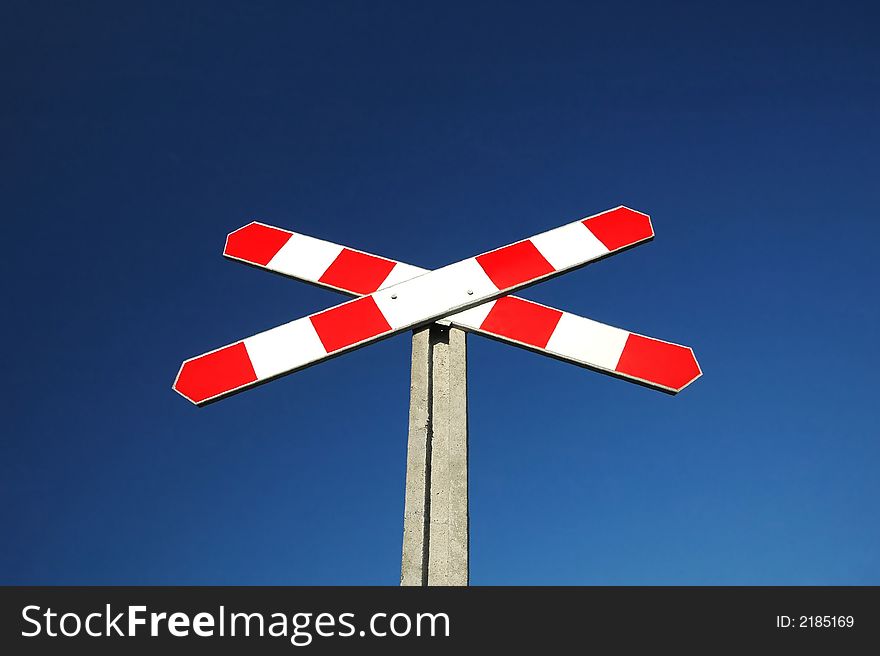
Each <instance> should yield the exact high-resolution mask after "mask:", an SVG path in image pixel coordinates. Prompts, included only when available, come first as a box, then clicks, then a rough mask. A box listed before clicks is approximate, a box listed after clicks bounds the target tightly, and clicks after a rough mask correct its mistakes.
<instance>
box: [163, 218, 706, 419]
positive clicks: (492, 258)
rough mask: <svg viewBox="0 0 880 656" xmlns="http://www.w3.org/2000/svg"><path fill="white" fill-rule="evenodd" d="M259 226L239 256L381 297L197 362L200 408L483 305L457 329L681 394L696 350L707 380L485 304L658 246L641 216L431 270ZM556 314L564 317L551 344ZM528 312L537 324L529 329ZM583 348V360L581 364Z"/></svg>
mask: <svg viewBox="0 0 880 656" xmlns="http://www.w3.org/2000/svg"><path fill="white" fill-rule="evenodd" d="M254 225H256V226H261V227H260V228H258V230H257V232H260V233H261V234H259V235H255V234H254V231H253V229H252V228H251V229H250V230H249V231H248V232H250V234H247V233H243V234H239V235H238V236H237V237H235V238H233V235H235V234H236V233H233V235H230V239H229V240H228V242H227V255H228V256H229V257H233V258H235V259H241V260H242V261H246V262H248V263H251V264H256V265H258V266H263V267H267V268H270V266H271V268H272V270H276V271H278V272H280V273H285V274H287V275H291V276H293V277H297V278H302V279H306V280H310V281H316V282H318V284H323V285H326V286H328V287H332V288H334V289H339V290H342V291H347V292H349V293H352V292H353V293H367V292H368V290H370V289H372V293H369V295H367V296H364V297H362V298H359V299H357V300H355V301H350V302H348V303H344V304H342V305H339V306H336V307H334V308H331V309H329V310H325V311H323V312H319V313H317V314H314V315H311V316H309V317H305V318H303V319H297V320H296V321H292V322H290V323H288V324H284V325H282V326H279V327H277V328H274V329H272V330H269V331H266V332H263V333H260V334H258V335H255V336H253V337H249V338H247V339H245V340H243V341H241V342H237V343H235V344H232V345H229V346H226V347H223V348H221V349H218V350H216V351H212V352H210V353H207V354H205V355H202V356H199V357H197V358H192V359H190V360H187V361H186V362H184V364H183V366H182V367H181V370H180V372H179V373H178V377H177V379H176V380H175V384H174V389H175V390H177V391H178V392H179V393H181V394H182V395H183V396H185V397H186V398H188V399H189V400H190V401H192V402H194V403H196V404H199V405H201V404H205V403H208V402H210V401H214V400H217V399H219V398H222V397H224V396H227V395H229V394H232V393H234V392H237V391H241V390H243V389H246V388H248V387H251V386H253V385H255V384H258V383H260V382H263V381H266V380H269V379H271V378H274V377H277V376H280V375H282V374H284V373H289V372H292V371H295V370H297V369H301V368H303V367H305V366H308V365H310V364H314V363H316V362H318V361H320V360H323V359H325V358H327V357H329V356H331V355H336V354H337V353H340V352H342V351H345V350H350V349H354V348H357V347H360V346H364V345H366V344H368V343H370V342H372V341H376V340H377V339H380V338H383V337H388V336H390V335H392V334H396V333H398V332H401V331H403V330H407V329H409V328H412V327H414V326H417V325H422V324H424V323H429V322H431V321H433V320H436V319H439V318H441V317H442V316H443V315H444V314H447V313H450V312H455V311H456V310H459V309H461V308H472V307H473V309H472V310H468V312H470V315H468V312H464V313H462V315H459V316H458V317H457V318H456V319H455V321H456V323H459V321H461V322H462V323H464V324H466V325H467V327H468V328H469V329H471V330H475V331H478V332H483V333H485V334H488V335H490V336H496V337H502V338H504V339H505V340H507V341H512V342H514V343H518V344H519V345H522V346H525V347H527V348H532V349H535V350H542V351H546V352H547V353H548V354H550V355H555V356H557V357H561V358H563V359H571V360H573V361H576V362H578V363H580V364H583V365H584V366H589V367H592V368H596V369H599V370H601V371H606V372H608V373H612V374H614V375H618V376H622V377H626V378H629V379H632V380H636V381H639V382H643V383H645V384H648V385H651V386H654V387H660V388H662V389H666V390H667V391H677V389H680V388H681V387H683V385H686V384H687V382H685V383H683V384H681V381H682V380H683V379H684V377H685V376H686V375H688V374H685V373H683V370H682V367H677V370H678V372H677V373H676V374H675V375H670V372H671V371H672V370H675V369H676V367H672V368H670V367H669V364H670V362H672V363H677V361H678V360H680V359H681V355H682V353H681V350H684V351H687V353H688V354H689V356H690V360H691V361H692V362H693V366H694V367H695V368H696V371H697V374H696V375H697V376H698V375H699V373H698V372H699V367H698V365H696V360H695V359H693V353H692V351H691V350H690V349H687V347H681V346H678V345H674V344H668V343H666V342H660V341H659V340H653V339H651V338H646V337H642V336H640V335H635V334H632V333H628V332H626V331H622V330H620V329H617V328H612V327H610V326H604V325H602V324H598V323H597V322H593V321H590V320H589V319H583V318H581V317H577V316H575V315H571V314H568V313H563V312H561V311H559V310H554V309H553V308H547V307H546V306H541V305H538V304H534V303H530V302H529V301H522V300H520V299H510V298H507V299H502V301H501V302H491V303H485V304H484V305H483V306H481V307H474V306H476V305H479V304H481V303H484V302H485V301H494V299H496V298H497V297H499V296H501V295H503V294H504V293H506V292H508V291H510V290H512V289H516V288H519V287H523V286H525V285H528V284H533V283H534V282H538V281H540V280H543V279H545V278H548V277H550V276H553V275H556V274H559V273H562V272H563V271H566V270H570V269H572V268H575V267H578V266H581V265H583V264H586V263H588V262H590V261H593V260H596V259H598V258H601V257H604V256H606V255H608V254H610V253H613V252H615V251H619V250H621V249H624V248H628V247H630V246H633V245H635V244H638V243H641V242H643V241H647V240H649V239H651V238H652V237H653V229H652V228H651V223H650V219H649V217H648V216H647V215H645V214H642V213H640V212H635V211H634V210H630V209H628V208H623V207H620V208H616V209H614V210H610V211H608V212H603V213H601V214H598V215H596V216H593V217H589V218H587V219H583V220H581V221H577V222H574V223H571V224H568V225H566V226H563V227H561V228H556V229H555V230H551V231H548V232H545V233H542V234H540V235H537V236H535V237H532V238H531V239H527V240H523V241H520V242H517V243H515V244H512V245H510V246H505V247H502V248H500V249H496V250H494V251H491V252H489V253H485V254H483V255H479V256H477V257H475V258H469V259H467V260H463V261H461V262H458V263H456V264H452V265H449V266H447V267H443V268H441V269H438V270H437V271H434V272H430V273H424V274H423V273H420V271H419V270H418V269H417V268H416V267H409V266H408V265H400V263H395V262H393V261H390V260H385V259H384V258H377V257H376V256H370V255H368V254H365V253H359V252H357V251H353V250H351V249H345V248H343V247H340V246H337V245H335V244H330V243H329V242H323V241H322V240H315V239H313V238H307V237H303V236H301V235H297V236H296V239H294V238H293V237H294V236H293V233H288V232H287V231H280V230H278V229H275V228H271V227H269V226H262V225H261V224H251V226H254ZM248 228H249V227H248ZM236 232H238V233H241V231H236ZM290 244H293V246H289V245H290ZM285 249H287V250H286V251H285ZM364 258H369V265H368V266H364V265H363V261H364ZM319 269H320V270H321V273H320V274H319V275H318V274H317V272H318V270H319ZM395 269H397V270H398V276H400V278H402V279H403V281H402V282H397V283H395V284H389V282H388V281H389V280H391V281H393V280H394V278H393V277H392V274H393V273H394V270H395ZM414 274H416V275H415V277H411V276H413V275H414ZM407 276H409V277H408V279H407ZM380 287H381V288H382V289H380ZM376 290H379V291H376ZM551 314H553V315H554V316H555V320H553V321H552V326H550V330H549V334H547V335H546V340H545V339H544V336H545V335H544V334H545V333H548V331H547V326H548V325H550V322H551V316H550V315H551ZM523 317H528V318H529V321H526V322H523V321H522V318H523ZM557 333H558V335H557ZM580 333H584V334H586V335H588V339H587V341H586V342H584V341H583V340H579V339H578V337H577V334H580ZM585 344H587V345H586V346H585ZM572 353H574V354H575V355H576V356H578V357H575V358H572V357H571V354H572ZM646 356H647V357H646ZM658 374H659V375H658ZM658 378H659V379H662V380H658ZM693 378H695V376H691V380H692V379H693ZM688 382H690V381H688ZM676 386H679V387H676Z"/></svg>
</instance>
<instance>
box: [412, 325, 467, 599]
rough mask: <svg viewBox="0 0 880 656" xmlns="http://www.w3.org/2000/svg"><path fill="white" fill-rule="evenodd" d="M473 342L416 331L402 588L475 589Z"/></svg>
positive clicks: (455, 333)
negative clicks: (470, 444) (470, 414)
mask: <svg viewBox="0 0 880 656" xmlns="http://www.w3.org/2000/svg"><path fill="white" fill-rule="evenodd" d="M467 451H468V449H467V339H466V334H465V332H464V331H462V330H458V329H457V328H448V327H446V326H441V325H438V324H432V325H431V326H430V327H426V328H421V329H419V330H416V331H414V332H413V349H412V376H411V383H410V409H409V441H408V444H407V462H406V501H405V505H404V517H403V560H402V565H401V569H400V584H401V585H467V584H468V539H469V526H468V486H467V484H468V479H467V477H468V464H467V456H468V453H467Z"/></svg>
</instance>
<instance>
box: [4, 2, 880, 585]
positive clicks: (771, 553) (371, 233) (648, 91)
mask: <svg viewBox="0 0 880 656" xmlns="http://www.w3.org/2000/svg"><path fill="white" fill-rule="evenodd" d="M876 7H877V6H876V3H869V2H864V3H858V2H836V3H823V4H818V3H811V2H797V3H791V4H782V3H773V2H771V3H766V2H762V3H754V4H752V3H724V4H721V3H705V2H699V3H696V2H695V3H686V4H684V3H644V4H631V3H625V2H614V3H609V2H603V3H584V2H571V3H546V2H534V3H528V4H525V3H482V2H481V3H439V4H438V3H433V4H432V5H431V6H429V5H428V3H403V2H401V3H387V2H377V3H356V2H352V3H345V4H337V3H327V2H306V3H304V2H299V3H291V2H277V3H269V2H255V3H245V2H239V3H221V2H213V3H203V4H202V5H201V6H199V5H197V4H196V3H179V2H178V3H167V2H155V3H137V4H135V3H49V4H43V3H30V2H11V3H10V2H6V3H4V4H3V7H2V9H0V83H2V97H3V102H2V104H0V115H2V120H0V131H2V132H0V135H2V148H0V173H2V175H0V198H2V216H3V234H4V244H5V247H4V248H3V257H2V259H0V267H2V280H3V283H2V284H3V289H4V291H3V299H4V302H3V306H4V311H3V316H4V318H3V321H2V328H0V330H2V332H3V343H4V345H5V348H4V349H3V352H2V360H0V362H2V370H3V374H4V375H3V379H2V392H3V394H2V424H3V428H2V438H0V439H2V444H0V495H2V500H3V503H2V505H0V526H2V535H3V539H2V540H0V582H2V583H32V584H61V583H64V584H77V583H79V584H86V583H91V584H126V583H131V584H165V583H167V584H171V583H180V584H196V583H199V584H346V583H353V584H389V585H394V584H396V583H397V581H398V577H399V567H400V548H401V534H402V517H403V492H404V468H405V455H406V454H405V448H406V426H407V403H408V396H407V395H408V385H409V336H408V335H402V336H398V337H395V338H392V339H389V340H386V341H383V342H381V343H379V344H375V345H373V346H370V347H369V348H365V349H362V350H360V351H357V352H355V353H351V354H348V355H346V356H345V357H341V358H337V359H334V360H332V361H330V362H327V363H324V364H321V365H319V366H316V367H313V368H311V369H307V370H305V371H302V372H299V373H296V374H294V375H292V376H289V377H286V378H282V379H280V380H277V381H275V382H273V383H271V384H269V385H265V386H262V387H260V388H258V389H255V390H251V391H249V392H246V393H244V394H241V395H238V396H236V397H233V398H230V399H227V400H225V401H223V402H220V403H217V404H214V405H212V406H209V407H207V408H203V409H198V408H195V407H193V406H191V405H190V404H188V403H187V402H186V401H184V400H183V399H182V398H181V397H179V396H178V395H177V394H176V393H174V392H173V391H172V390H171V383H172V381H173V379H174V376H175V374H176V372H177V369H178V366H179V364H180V362H181V361H182V360H183V359H184V358H187V357H190V356H193V355H196V354H199V353H202V352H204V351H206V350H209V349H212V348H215V347H217V346H220V345H223V344H226V343H229V342H231V341H234V340H236V339H238V338H241V337H245V336H248V335H250V334H253V333H255V332H258V331H260V330H264V329H266V328H269V327H272V326H274V325H276V324H279V323H282V322H285V321H288V320H290V319H293V318H296V317H299V316H303V315H305V314H308V313H310V312H314V311H317V310H320V309H322V308H324V307H328V306H330V305H333V304H335V303H337V302H339V301H341V300H342V297H340V296H337V295H335V294H334V293H332V292H330V291H326V290H320V289H316V288H313V287H310V286H307V285H305V284H301V283H297V282H294V281H291V280H287V279H282V278H279V277H275V276H272V275H271V274H268V273H265V272H261V271H257V270H254V269H251V268H247V267H244V266H241V265H238V264H236V263H233V262H229V261H225V260H224V259H223V258H222V257H221V251H222V247H223V242H224V238H225V235H226V233H228V232H229V231H231V230H233V229H235V228H237V227H239V226H241V225H243V224H245V223H247V222H249V221H251V220H253V219H258V220H261V221H264V222H266V223H270V224H274V225H278V226H281V227H285V228H288V229H291V230H294V231H297V230H298V231H301V232H304V233H306V234H310V235H314V236H317V237H322V238H325V239H329V240H332V241H336V242H340V243H345V244H349V245H351V246H353V247H356V248H361V249H363V250H367V251H372V252H376V253H379V254H385V255H387V256H389V257H393V258H399V259H405V260H408V261H411V262H412V263H414V264H419V265H422V266H428V267H436V266H440V265H442V264H446V263H448V262H452V261H455V260H458V259H461V258H464V257H467V256H470V255H472V254H475V253H478V252H481V251H483V250H487V249H490V248H493V247H495V246H498V245H501V244H505V243H509V242H511V241H515V240H517V239H520V238H523V237H526V236H528V235H531V234H534V233H536V232H540V231H542V230H546V229H549V228H551V227H555V226H556V225H561V224H562V223H566V222H569V221H572V220H575V219H577V218H579V217H581V216H586V215H589V214H592V213H594V212H597V211H600V210H604V209H608V208H610V207H613V206H616V205H618V204H626V205H628V206H631V207H634V208H636V209H639V210H642V211H645V212H648V213H650V214H651V215H652V218H653V221H654V227H655V230H656V233H657V237H656V239H655V241H653V242H652V243H650V244H648V245H645V246H641V247H639V248H637V249H634V250H632V251H629V252H627V253H624V254H621V255H618V256H616V257H613V258H610V259H608V260H605V261H602V262H599V263H597V264H595V265H592V266H590V267H587V268H586V269H583V270H580V271H577V272H574V273H571V274H568V275H565V276H563V277H561V278H559V279H556V280H553V281H550V282H547V283H544V284H541V285H539V286H537V287H534V288H532V289H530V290H528V291H527V292H526V293H525V294H524V295H525V296H527V297H529V298H532V299H534V300H536V301H540V302H544V303H547V304H551V305H554V306H557V307H560V308H563V309H566V310H570V311H572V312H576V313H578V314H581V315H584V316H588V317H591V318H594V319H597V320H599V321H604V322H607V323H610V324H613V325H617V326H620V327H625V328H628V329H630V330H634V331H638V332H641V333H644V334H649V335H653V336H656V337H659V338H663V339H667V340H671V341H677V342H680V343H684V344H688V345H691V346H693V347H694V349H695V350H696V353H697V356H698V358H699V360H700V363H701V365H702V366H703V369H704V371H705V376H704V377H703V378H702V379H701V380H699V381H698V382H697V383H695V384H694V385H692V386H691V387H690V388H688V389H687V390H685V392H683V393H682V394H681V395H679V396H677V397H670V396H666V395H663V394H659V393H657V392H653V391H651V390H648V389H644V388H641V387H637V386H634V385H631V384H628V383H625V382H622V381H618V380H614V379H609V378H606V377H604V376H601V375H599V374H596V373H593V372H590V371H586V370H583V369H579V368H576V367H573V366H571V365H566V364H563V363H560V362H557V361H554V360H550V359H548V358H543V357H540V356H538V355H535V354H533V353H529V352H525V351H521V350H518V349H516V348H513V347H510V346H507V345H504V344H500V343H496V342H492V341H488V340H485V339H482V338H479V337H476V336H474V337H471V338H470V339H469V366H470V370H469V386H470V389H469V393H470V456H471V469H470V494H471V496H470V509H471V579H472V582H473V583H474V584H518V583H522V584H709V583H717V584H880V521H878V517H880V512H878V507H880V477H878V471H880V430H878V419H877V416H878V404H877V392H878V384H877V371H878V368H880V357H878V355H880V354H878V339H877V334H878V328H877V327H878V321H880V310H878V302H877V288H878V283H880V275H878V264H877V256H876V248H877V238H878V236H880V227H878V207H880V185H878V171H880V166H878V164H880V161H878V145H880V143H878V136H880V127H878V126H880V122H878V111H880V102H878V101H880V64H878V62H880V47H878V43H880V42H878V39H877V34H876V26H877V24H878V22H880V15H878V13H880V12H878V9H877V8H876Z"/></svg>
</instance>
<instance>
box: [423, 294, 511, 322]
mask: <svg viewBox="0 0 880 656" xmlns="http://www.w3.org/2000/svg"><path fill="white" fill-rule="evenodd" d="M511 298H513V297H511ZM494 306H495V301H489V302H488V303H483V304H482V305H478V306H477V307H472V308H471V309H470V310H465V311H464V312H459V313H457V314H453V315H452V316H449V317H446V319H447V320H448V321H451V322H452V323H454V324H455V325H457V326H461V327H463V328H470V329H471V330H479V329H480V326H482V325H483V322H484V321H485V320H486V317H488V316H489V313H490V312H491V311H492V308H493V307H494ZM437 323H440V322H439V321H438V322H437Z"/></svg>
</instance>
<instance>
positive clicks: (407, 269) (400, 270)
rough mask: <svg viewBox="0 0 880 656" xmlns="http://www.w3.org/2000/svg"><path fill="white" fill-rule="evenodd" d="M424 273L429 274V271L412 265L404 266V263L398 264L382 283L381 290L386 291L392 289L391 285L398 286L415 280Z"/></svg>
mask: <svg viewBox="0 0 880 656" xmlns="http://www.w3.org/2000/svg"><path fill="white" fill-rule="evenodd" d="M423 273H428V270H427V269H422V268H420V267H416V266H413V265H412V264H404V263H403V262H397V263H396V264H395V265H394V268H393V269H391V272H390V273H389V274H388V277H387V278H385V280H383V281H382V284H381V285H380V286H379V289H385V288H386V287H391V285H396V284H398V283H401V282H406V281H407V280H411V279H412V278H415V277H416V276H420V275H422V274H423Z"/></svg>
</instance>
